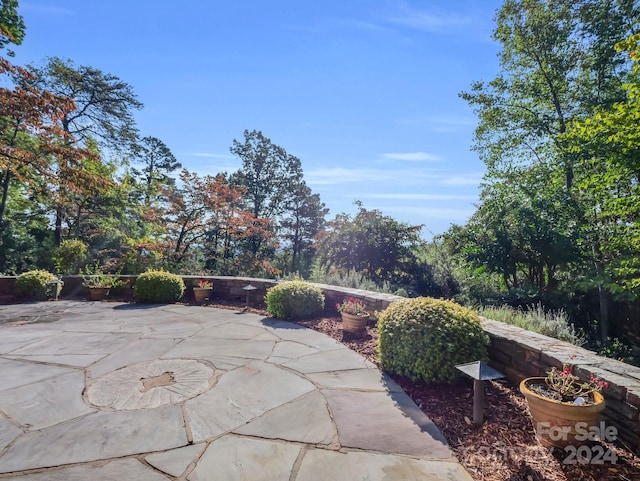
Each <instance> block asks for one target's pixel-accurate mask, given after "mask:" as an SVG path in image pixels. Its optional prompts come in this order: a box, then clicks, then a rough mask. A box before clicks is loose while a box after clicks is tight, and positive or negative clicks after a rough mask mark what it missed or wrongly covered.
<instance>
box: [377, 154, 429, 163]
mask: <svg viewBox="0 0 640 481" xmlns="http://www.w3.org/2000/svg"><path fill="white" fill-rule="evenodd" d="M382 157H384V158H386V159H392V160H408V161H428V162H433V161H438V160H442V158H441V157H438V156H437V155H434V154H429V153H427V152H404V153H401V152H397V153H389V154H382Z"/></svg>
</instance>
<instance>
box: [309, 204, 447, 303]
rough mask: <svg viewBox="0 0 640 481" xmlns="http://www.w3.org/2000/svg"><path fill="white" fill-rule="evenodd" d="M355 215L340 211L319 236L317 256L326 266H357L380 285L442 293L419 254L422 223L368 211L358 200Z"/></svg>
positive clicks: (355, 267) (342, 268) (354, 267)
mask: <svg viewBox="0 0 640 481" xmlns="http://www.w3.org/2000/svg"><path fill="white" fill-rule="evenodd" d="M356 204H357V205H358V213H357V214H356V216H355V217H353V218H352V217H351V216H350V215H347V214H340V215H338V216H336V218H335V219H334V220H333V221H331V222H329V223H328V225H329V229H328V230H327V231H326V232H324V233H322V234H321V235H320V236H319V241H318V245H317V251H318V258H319V260H320V263H321V265H322V266H323V267H325V268H332V269H338V270H340V271H344V272H347V271H349V270H351V269H354V270H355V271H356V272H358V273H360V274H362V275H363V276H364V277H365V278H367V279H370V280H371V281H373V282H374V283H375V284H376V285H377V286H379V287H380V286H382V285H383V284H384V283H385V282H389V283H390V284H391V285H394V286H396V287H407V288H409V289H410V290H412V291H414V292H417V293H420V294H426V293H430V294H436V295H437V294H439V293H435V292H433V289H434V287H435V285H434V281H433V275H432V272H431V268H430V266H429V265H428V264H426V263H424V262H421V260H420V259H419V258H418V257H417V256H416V250H417V248H418V247H420V246H421V244H422V240H421V239H420V231H421V229H422V226H421V225H417V226H411V225H408V224H405V223H402V222H398V221H396V220H395V219H393V218H392V217H389V216H384V215H382V213H381V212H380V211H379V210H367V209H365V208H364V207H362V204H361V203H359V202H357V203H356Z"/></svg>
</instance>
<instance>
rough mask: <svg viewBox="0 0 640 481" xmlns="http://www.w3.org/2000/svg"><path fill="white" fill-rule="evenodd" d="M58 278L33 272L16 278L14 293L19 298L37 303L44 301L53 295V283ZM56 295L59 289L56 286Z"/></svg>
mask: <svg viewBox="0 0 640 481" xmlns="http://www.w3.org/2000/svg"><path fill="white" fill-rule="evenodd" d="M57 279H58V278H57V277H56V276H55V275H53V274H51V273H50V272H48V271H44V270H39V269H37V270H33V271H28V272H25V273H23V274H20V275H19V276H18V279H17V280H16V292H17V294H18V295H19V296H21V297H24V298H27V299H33V300H37V301H41V300H46V299H48V298H49V296H51V295H55V294H56V292H55V290H54V285H53V284H52V282H53V281H55V280H57ZM55 289H58V293H59V291H60V290H61V287H60V286H58V285H57V284H56V288H55Z"/></svg>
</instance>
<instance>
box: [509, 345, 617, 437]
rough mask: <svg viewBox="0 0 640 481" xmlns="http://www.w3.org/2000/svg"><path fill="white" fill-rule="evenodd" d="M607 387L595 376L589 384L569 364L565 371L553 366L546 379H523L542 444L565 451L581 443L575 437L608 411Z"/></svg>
mask: <svg viewBox="0 0 640 481" xmlns="http://www.w3.org/2000/svg"><path fill="white" fill-rule="evenodd" d="M571 359H575V356H572V357H571ZM605 387H608V384H607V382H606V381H603V380H602V379H600V378H598V377H595V376H592V377H591V379H589V381H583V380H581V379H580V378H579V377H578V376H576V375H575V374H573V373H572V372H571V367H570V365H569V364H567V363H564V364H563V366H562V369H558V368H556V367H554V368H553V369H552V370H551V371H549V372H547V377H530V378H527V379H524V380H523V381H522V382H521V383H520V391H521V392H522V394H524V397H525V398H526V400H527V404H528V406H529V413H530V414H531V418H532V419H533V423H534V428H535V430H536V435H537V436H538V439H540V442H541V443H542V444H543V445H545V446H547V447H551V446H556V447H559V448H564V447H566V446H568V445H573V444H575V443H576V442H578V440H576V436H578V435H581V433H584V432H588V430H589V429H590V427H592V426H597V425H598V415H599V414H600V413H601V412H602V410H603V409H604V408H605V402H604V397H603V396H602V394H601V393H600V391H601V390H602V388H605ZM578 444H579V443H578Z"/></svg>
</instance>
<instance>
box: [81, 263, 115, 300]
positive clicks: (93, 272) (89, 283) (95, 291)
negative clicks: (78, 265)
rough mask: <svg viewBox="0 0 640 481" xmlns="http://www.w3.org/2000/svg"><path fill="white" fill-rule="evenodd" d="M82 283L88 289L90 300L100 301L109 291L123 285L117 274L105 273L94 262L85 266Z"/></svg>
mask: <svg viewBox="0 0 640 481" xmlns="http://www.w3.org/2000/svg"><path fill="white" fill-rule="evenodd" d="M82 285H83V286H85V287H86V288H87V289H88V290H89V300H90V301H102V300H104V299H106V297H107V296H108V295H109V291H110V290H111V289H114V288H116V287H120V286H123V285H124V282H123V281H121V280H120V277H119V274H106V273H105V272H103V271H102V270H101V269H100V268H99V267H98V264H95V265H94V266H93V268H87V269H86V270H85V272H84V274H83V276H82Z"/></svg>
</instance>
